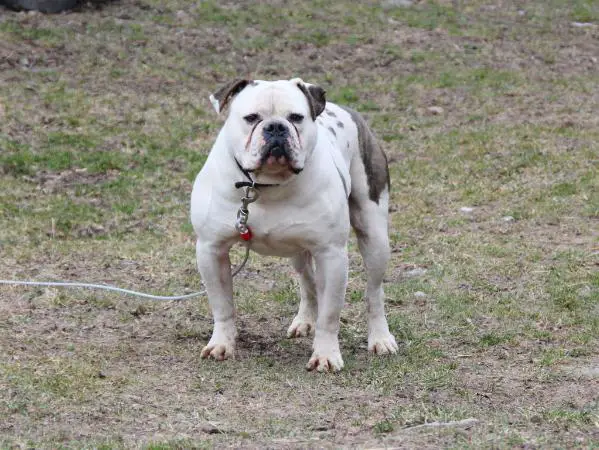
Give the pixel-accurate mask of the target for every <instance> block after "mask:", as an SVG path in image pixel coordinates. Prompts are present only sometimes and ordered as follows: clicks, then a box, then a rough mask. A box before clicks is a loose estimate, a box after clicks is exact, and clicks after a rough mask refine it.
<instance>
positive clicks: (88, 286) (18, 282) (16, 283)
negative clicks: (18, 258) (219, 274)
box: [0, 245, 250, 301]
mask: <svg viewBox="0 0 599 450" xmlns="http://www.w3.org/2000/svg"><path fill="white" fill-rule="evenodd" d="M249 256H250V246H249V245H246V247H245V256H244V258H243V261H242V262H241V264H239V266H237V267H236V268H235V270H234V271H233V273H232V275H231V277H234V276H235V275H237V274H238V273H239V272H240V271H241V269H243V267H244V266H245V263H246V262H247V260H248V258H249ZM0 284H9V285H13V286H52V287H67V288H86V289H103V290H105V291H113V292H120V293H122V294H128V295H134V296H136V297H142V298H148V299H150V300H162V301H167V300H187V299H188V298H192V297H199V296H200V295H204V294H205V293H206V289H202V290H201V291H198V292H193V293H191V294H185V295H174V296H168V295H152V294H146V293H144V292H138V291H132V290H131V289H123V288H120V287H117V286H110V285H108V284H93V283H80V282H66V281H21V280H0Z"/></svg>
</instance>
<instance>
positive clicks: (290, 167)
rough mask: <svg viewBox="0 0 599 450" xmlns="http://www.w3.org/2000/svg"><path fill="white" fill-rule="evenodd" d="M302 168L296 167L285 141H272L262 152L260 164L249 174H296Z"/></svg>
mask: <svg viewBox="0 0 599 450" xmlns="http://www.w3.org/2000/svg"><path fill="white" fill-rule="evenodd" d="M302 170H303V167H296V165H295V164H294V161H293V158H292V157H291V148H290V146H289V143H288V142H287V141H286V140H282V139H272V140H271V141H270V142H268V143H267V144H266V145H265V146H264V148H263V151H262V157H261V158H260V164H259V166H258V167H256V168H255V169H253V170H252V171H251V172H259V173H261V172H264V173H271V174H274V173H277V174H283V173H285V172H292V173H294V174H298V173H300V172H301V171H302Z"/></svg>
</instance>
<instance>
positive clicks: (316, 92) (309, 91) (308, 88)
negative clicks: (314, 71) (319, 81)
mask: <svg viewBox="0 0 599 450" xmlns="http://www.w3.org/2000/svg"><path fill="white" fill-rule="evenodd" d="M291 81H294V82H295V83H296V84H297V87H298V88H300V90H301V91H302V92H303V93H304V95H305V96H306V98H307V99H308V105H310V115H311V116H312V120H314V119H316V118H317V117H318V116H319V115H320V113H322V112H323V111H324V107H325V105H326V103H327V99H326V95H325V94H326V92H325V90H324V89H323V88H321V87H320V86H316V85H315V84H306V83H304V82H303V81H302V79H301V78H294V79H293V80H291Z"/></svg>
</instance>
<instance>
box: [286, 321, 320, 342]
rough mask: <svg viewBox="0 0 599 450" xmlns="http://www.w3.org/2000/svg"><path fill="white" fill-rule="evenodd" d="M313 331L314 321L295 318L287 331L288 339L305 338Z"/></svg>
mask: <svg viewBox="0 0 599 450" xmlns="http://www.w3.org/2000/svg"><path fill="white" fill-rule="evenodd" d="M312 330H314V321H311V320H307V319H305V318H303V317H299V316H295V318H294V319H293V322H291V325H290V326H289V329H288V330H287V337H288V338H297V337H306V336H310V333H311V332H312Z"/></svg>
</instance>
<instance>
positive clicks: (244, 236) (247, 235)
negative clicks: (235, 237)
mask: <svg viewBox="0 0 599 450" xmlns="http://www.w3.org/2000/svg"><path fill="white" fill-rule="evenodd" d="M239 236H241V239H243V240H244V241H249V240H250V239H251V238H252V232H251V230H250V228H249V227H248V229H247V231H246V232H245V233H239Z"/></svg>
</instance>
